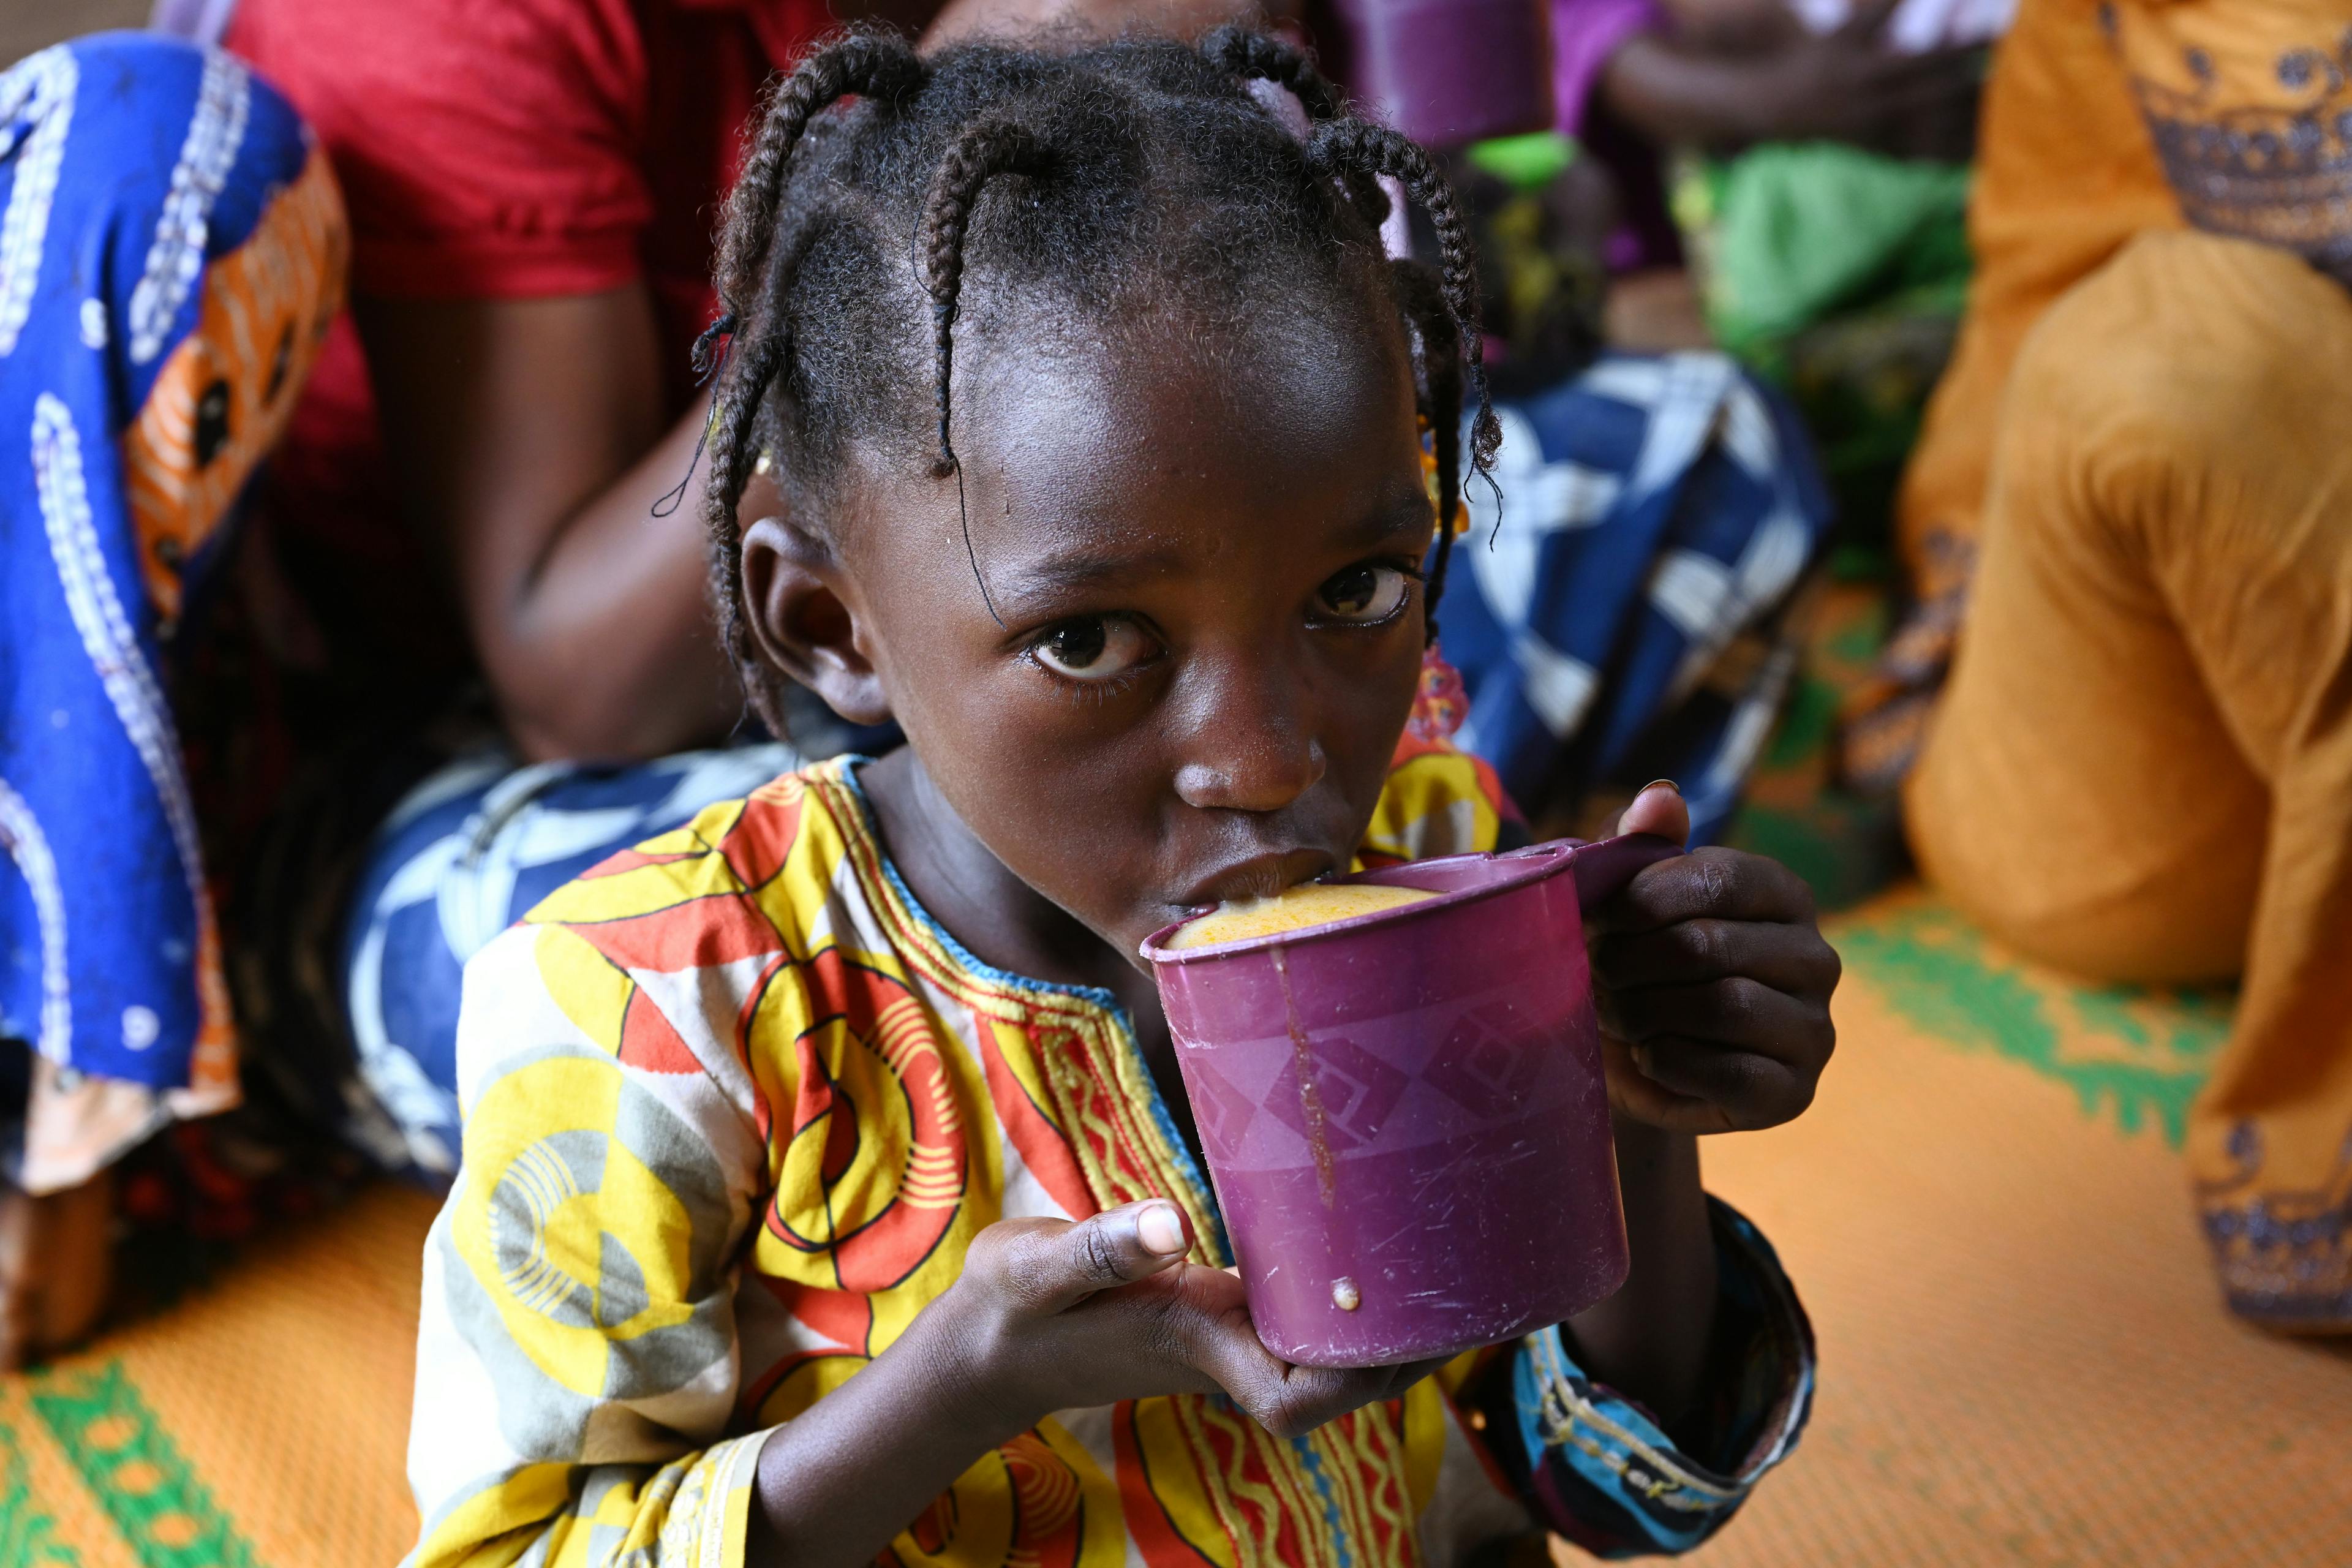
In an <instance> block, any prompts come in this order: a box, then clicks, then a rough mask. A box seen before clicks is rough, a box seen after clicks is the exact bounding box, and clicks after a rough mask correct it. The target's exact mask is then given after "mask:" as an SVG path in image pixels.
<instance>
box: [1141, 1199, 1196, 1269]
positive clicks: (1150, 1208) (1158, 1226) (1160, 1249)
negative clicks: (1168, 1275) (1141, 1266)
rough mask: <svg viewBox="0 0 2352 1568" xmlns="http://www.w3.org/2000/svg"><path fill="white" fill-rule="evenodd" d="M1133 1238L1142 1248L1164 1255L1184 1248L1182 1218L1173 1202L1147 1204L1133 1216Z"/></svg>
mask: <svg viewBox="0 0 2352 1568" xmlns="http://www.w3.org/2000/svg"><path fill="white" fill-rule="evenodd" d="M1135 1239H1136V1240H1138V1241H1139V1242H1141V1243H1143V1246H1144V1249H1145V1250H1146V1251H1149V1252H1154V1253H1158V1254H1159V1255H1160V1256H1161V1257H1163V1258H1164V1257H1166V1256H1167V1255H1168V1254H1170V1253H1171V1252H1181V1251H1183V1250H1184V1219H1183V1216H1182V1215H1179V1214H1178V1213H1177V1212H1176V1205H1173V1204H1149V1205H1145V1207H1144V1210H1143V1212H1142V1213H1141V1214H1139V1215H1136V1216H1135Z"/></svg>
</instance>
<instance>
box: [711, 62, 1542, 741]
mask: <svg viewBox="0 0 2352 1568" xmlns="http://www.w3.org/2000/svg"><path fill="white" fill-rule="evenodd" d="M1257 80H1263V81H1267V82H1273V83H1278V84H1279V85H1281V86H1282V87H1285V88H1287V89H1290V91H1291V92H1292V93H1294V94H1295V95H1296V96H1297V99H1298V101H1299V103H1300V104H1301V105H1302V106H1303V107H1304V108H1305V110H1306V111H1307V120H1308V121H1309V133H1308V135H1307V137H1306V139H1305V140H1303V141H1302V140H1301V139H1300V138H1299V137H1298V136H1297V135H1296V134H1294V133H1293V132H1291V130H1290V129H1289V128H1288V127H1287V126H1286V125H1285V124H1284V123H1283V121H1281V120H1280V119H1279V118H1278V117H1277V116H1276V113H1275V112H1273V111H1272V110H1269V109H1268V108H1267V107H1266V106H1265V103H1264V102H1262V101H1261V100H1259V99H1258V98H1257V97H1256V96H1255V95H1254V94H1253V92H1252V91H1251V87H1250V84H1251V83H1252V82H1253V81H1257ZM853 98H854V99H855V101H854V102H844V100H850V99H853ZM836 105H838V106H839V107H837V108H836V107H835V106H836ZM828 110H831V112H828ZM1381 175H1388V176H1391V177H1392V178H1394V179H1395V180H1397V181H1398V182H1400V183H1401V184H1402V186H1403V188H1404V190H1405V192H1406V194H1407V195H1409V196H1410V197H1411V198H1412V200H1413V201H1415V202H1416V203H1418V204H1419V205H1421V206H1422V208H1423V210H1424V211H1425V212H1426V213H1427V215H1428V216H1429V219H1430V222H1431V224H1432V226H1433V228H1434V229H1435V230H1436V234H1437V240H1438V266H1437V267H1436V268H1429V267H1426V266H1423V265H1421V264H1419V263H1416V262H1412V261H1394V262H1391V261H1388V260H1387V259H1386V258H1385V257H1384V256H1383V253H1382V251H1381V246H1380V240H1379V235H1378V229H1379V226H1380V224H1381V221H1382V220H1383V219H1384V218H1385V217H1386V216H1388V212H1389V203H1388V198H1387V196H1386V195H1384V194H1383V191H1382V188H1381V183H1380V179H1379V176H1381ZM717 273H718V287H719V306H720V311H721V314H720V318H719V322H718V324H717V325H716V326H715V327H714V328H713V333H712V334H711V335H717V334H719V333H727V334H730V335H731V345H730V352H729V353H728V355H727V357H726V361H725V367H724V370H723V373H722V374H721V377H720V381H719V389H718V393H717V396H716V400H715V402H714V405H713V408H712V415H711V425H710V429H709V438H710V439H709V445H710V450H711V459H710V472H709V488H708V490H707V492H706V496H705V501H704V514H705V520H706V521H707V523H708V525H709V532H710V542H711V565H712V577H713V584H712V586H713V593H714V596H715V598H716V599H717V602H718V608H719V623H720V629H721V632H722V635H723V636H724V637H725V640H726V646H727V648H728V651H729V653H730V656H731V657H732V658H734V660H735V663H736V666H737V668H738V669H739V670H740V672H741V674H742V676H743V679H744V684H745V689H746V690H747V692H748V693H749V695H750V697H751V701H752V703H753V705H754V706H755V708H757V710H759V712H760V714H761V718H763V719H764V720H766V721H768V723H769V724H770V725H771V726H772V727H777V728H779V730H780V728H781V727H780V719H781V715H780V713H779V712H778V711H777V703H776V696H777V688H776V687H775V685H774V684H773V680H774V678H773V677H772V675H771V674H770V673H769V672H768V671H767V670H766V669H765V668H764V667H763V666H762V665H761V661H760V660H759V659H758V658H756V657H754V655H753V652H752V649H751V645H750V642H749V639H748V638H747V637H746V635H745V631H744V626H743V606H742V602H741V600H742V581H741V565H740V553H741V551H740V546H741V541H740V536H739V532H738V529H737V523H736V515H735V514H736V508H737V506H738V505H739V503H740V500H741V499H742V494H743V487H744V484H745V482H746V480H747V479H749V478H750V475H751V467H752V462H753V458H754V456H755V454H758V453H761V452H770V453H772V454H773V455H774V458H775V459H776V461H777V465H778V468H779V470H780V472H779V479H780V480H781V482H782V484H783V485H784V486H785V488H786V491H787V494H788V496H789V497H790V499H791V500H793V503H794V506H795V510H798V511H801V512H802V513H803V515H809V516H815V517H822V516H824V514H825V511H826V510H827V509H826V507H825V505H824V502H826V501H828V500H832V499H834V497H835V495H836V493H837V491H836V489H835V487H836V486H837V485H838V484H839V483H840V480H841V475H842V470H843V468H844V466H845V463H846V462H847V461H848V460H849V459H850V458H851V456H852V448H853V447H855V448H856V449H857V456H859V457H860V458H864V459H866V460H868V461H872V460H881V461H887V462H903V463H906V464H908V466H909V467H920V466H928V467H929V470H930V471H931V472H933V473H935V474H937V475H940V477H946V476H949V475H953V476H955V478H956V479H957V483H958V484H959V486H961V483H962V475H961V468H960V467H959V465H958V463H957V460H956V453H955V446H954V442H953V439H952V435H953V430H952V418H951V416H952V413H953V407H952V404H951V401H950V388H951V385H952V380H953V378H952V374H951V371H952V367H953V361H954V353H955V347H956V342H955V330H954V329H955V327H956V325H957V323H958V321H959V320H960V319H961V320H962V321H965V322H966V323H968V325H967V331H969V327H970V325H978V324H982V323H983V322H994V321H1001V320H1003V319H1005V317H1006V316H1007V315H1008V314H1009V312H1010V311H1011V310H1013V309H1014V308H1016V307H1017V309H1018V310H1020V311H1021V312H1022V313H1023V317H1024V320H1032V319H1036V315H1037V313H1038V312H1044V319H1045V321H1046V322H1047V323H1048V324H1049V325H1050V324H1054V323H1058V322H1064V321H1066V322H1068V323H1070V324H1072V325H1076V326H1086V325H1092V324H1099V323H1100V322H1102V321H1107V320H1110V319H1114V318H1115V317H1116V316H1117V315H1118V313H1119V312H1120V310H1121V309H1122V308H1126V309H1129V310H1132V309H1137V308H1139V307H1140V306H1141V305H1142V304H1144V303H1145V302H1147V301H1148V302H1151V303H1163V302H1166V301H1169V300H1174V301H1176V302H1179V303H1181V304H1182V305H1184V306H1186V307H1187V308H1189V309H1192V310H1195V311H1197V312H1199V313H1201V314H1202V315H1204V316H1206V317H1208V318H1210V319H1213V320H1223V321H1234V322H1236V323H1241V324H1247V323H1249V322H1252V321H1262V320H1264V319H1265V318H1264V316H1263V312H1264V310H1265V309H1266V308H1267V307H1268V306H1269V305H1279V304H1282V303H1291V304H1297V303H1303V302H1307V301H1309V300H1335V299H1336V300H1340V301H1342V302H1343V303H1344V304H1346V305H1348V306H1351V307H1353V308H1355V309H1359V310H1360V308H1361V302H1362V301H1363V300H1365V299H1366V298H1367V296H1368V295H1369V296H1370V298H1372V299H1375V300H1381V301H1382V302H1384V303H1386V304H1388V305H1390V306H1391V307H1392V308H1393V309H1394V310H1396V311H1397V312H1398V316H1399V319H1400V320H1401V321H1402V326H1403V329H1404V331H1405V333H1406V337H1407V341H1408V342H1409V343H1410V345H1411V349H1412V361H1413V367H1414V382H1415V391H1416V396H1417V400H1418V402H1419V405H1420V413H1421V416H1422V417H1423V419H1424V420H1426V421H1427V423H1428V426H1429V427H1430V429H1431V430H1432V432H1433V441H1434V446H1435V448H1436V458H1437V482H1438V495H1439V498H1440V499H1439V512H1440V516H1439V528H1438V534H1437V541H1438V542H1437V550H1436V556H1435V559H1434V561H1433V564H1432V569H1431V573H1430V582H1429V594H1428V597H1429V602H1430V604H1431V605H1432V609H1433V612H1434V606H1435V604H1436V601H1437V598H1438V595H1440V594H1441V593H1442V592H1443V591H1444V581H1445V569H1446V565H1447V563H1448V561H1449V560H1450V558H1451V555H1452V551H1453V542H1454V522H1455V519H1456V518H1457V516H1458V515H1459V512H1460V509H1461V505H1462V483H1463V479H1464V474H1463V451H1462V447H1463V417H1462V416H1463V409H1464V405H1465V401H1467V402H1468V403H1469V404H1471V405H1473V406H1474V407H1475V415H1474V416H1473V418H1472V420H1471V422H1470V429H1469V447H1470V450H1469V467H1470V468H1471V470H1472V471H1474V472H1477V473H1486V471H1487V470H1488V468H1489V467H1490V465H1491V462H1492V459H1493V458H1494V454H1495V449H1496V446H1497V445H1498V444H1499V443H1500V441H1501V429H1500V426H1498V425H1497V424H1496V419H1495V414H1494V410H1493V408H1492V407H1491V406H1490V405H1489V404H1488V401H1487V394H1486V371H1485V365H1484V362H1483V359H1482V356H1481V352H1480V351H1481V343H1482V340H1481V337H1480V333H1479V327H1478V276H1477V265H1476V258H1475V255H1474V253H1473V249H1472V246H1471V240H1470V237H1469V234H1468V231H1467V228H1466V226H1465V223H1464V220H1463V216H1462V213H1461V211H1460V209H1459V208H1458V207H1457V206H1456V205H1455V204H1454V195H1453V192H1452V191H1451V190H1450V189H1449V188H1448V187H1447V185H1446V183H1445V180H1444V176H1443V175H1442V174H1439V173H1438V171H1437V169H1436V167H1435V166H1434V165H1433V163H1432V162H1431V160H1430V158H1429V156H1428V154H1427V153H1424V152H1423V151H1422V149H1421V148H1420V147H1418V146H1416V145H1415V144H1413V143H1412V142H1410V141H1408V140H1406V139H1405V138H1404V137H1402V136H1400V135H1398V134H1397V133H1396V132H1392V131H1389V130H1386V129H1384V128H1382V127H1381V126H1379V125H1376V124H1373V123H1371V122H1370V121H1365V120H1361V119H1358V118H1355V117H1353V116H1352V115H1350V114H1349V112H1348V108H1347V104H1346V102H1345V100H1343V99H1342V97H1341V96H1340V94H1339V91H1338V90H1337V89H1335V88H1334V87H1333V86H1332V85H1331V83H1329V82H1328V81H1327V80H1326V79H1324V78H1323V76H1322V75H1321V73H1319V72H1318V70H1317V69H1316V68H1315V66H1314V64H1313V63H1312V61H1310V60H1309V59H1308V58H1307V56H1306V55H1305V54H1303V53H1302V52H1301V51H1299V50H1298V49H1297V48H1296V47H1292V46H1291V45H1289V44H1287V43H1285V42H1283V41H1281V40H1280V39H1277V38H1274V37H1268V36H1266V35H1265V34H1263V33H1259V32H1255V31H1252V30H1250V29H1247V28H1244V27H1236V26H1226V27H1220V28H1218V29H1217V30H1216V31H1214V32H1213V33H1211V34H1210V35H1209V36H1208V37H1206V38H1205V39H1203V40H1202V43H1201V44H1200V46H1199V47H1197V48H1192V47H1185V46H1183V45H1181V44H1177V43H1173V42H1168V41H1161V40H1124V41H1120V42H1116V43H1106V44H1096V45H1091V46H1088V47H1080V48H1076V49H1073V50H1069V51H1067V52H1060V51H1055V52H1047V51H1042V50H1039V49H1035V48H1026V47H1017V46H1011V45H1005V44H1001V43H984V42H983V43H973V44H966V45H961V46H958V47H951V48H949V49H946V50H943V51H941V52H940V54H939V55H938V56H936V57H935V58H930V59H928V60H927V59H924V58H920V57H919V56H918V55H917V54H916V53H915V52H914V49H913V47H911V46H910V45H909V44H908V42H907V41H906V39H904V38H903V37H899V36H898V35H896V34H893V33H888V32H883V31H878V30H868V29H860V30H853V31H849V32H846V33H843V34H841V35H838V36H836V37H835V38H834V39H833V40H831V41H830V42H828V43H826V44H824V46H822V47H819V48H817V49H816V50H815V51H814V53H812V54H811V55H809V56H808V58H805V59H804V60H803V61H802V62H801V64H800V66H799V68H797V69H795V70H793V72H792V74H791V75H789V76H787V77H784V78H782V79H781V80H780V81H779V83H778V84H777V85H776V86H775V87H774V89H772V92H771V94H770V96H769V100H768V103H767V108H766V111H765V113H764V114H763V115H762V117H761V122H760V126H759V129H758V131H757V132H756V133H755V135H754V138H753V140H752V142H751V149H750V153H749V155H748V156H747V158H746V160H745V163H744V167H743V173H742V175H741V178H740V181H739V182H738V184H736V187H735V190H734V193H733V195H731V196H730V198H729V200H728V203H727V210H726V216H725V221H724V225H723V227H722V229H721V232H720V235H719V253H718V262H717ZM926 317H928V319H929V331H924V330H923V325H924V320H925V318H926ZM927 350H928V353H926V352H925V351H927ZM926 387H928V389H929V397H924V396H922V395H921V394H922V389H924V388H926ZM965 542H966V547H967V549H969V547H970V534H969V531H968V530H967V533H966V540H965ZM974 574H975V576H977V575H979V571H978V563H977V561H975V562H974ZM986 591H987V588H986V583H985V580H984V579H983V580H982V593H983V595H984V594H985V593H986ZM993 608H994V606H993V605H991V611H992V613H993ZM1430 624H1431V627H1432V635H1434V627H1435V618H1434V613H1433V614H1432V617H1431V623H1430Z"/></svg>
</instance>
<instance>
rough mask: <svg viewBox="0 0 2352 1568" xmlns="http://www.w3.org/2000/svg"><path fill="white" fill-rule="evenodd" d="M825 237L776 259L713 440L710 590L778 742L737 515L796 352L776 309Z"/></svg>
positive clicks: (735, 359)
mask: <svg viewBox="0 0 2352 1568" xmlns="http://www.w3.org/2000/svg"><path fill="white" fill-rule="evenodd" d="M817 229H818V225H817V224H815V223H814V222H808V223H803V224H802V225H800V226H798V230H797V232H796V233H794V234H793V236H792V237H790V238H789V240H788V241H787V243H786V247H785V248H784V249H783V250H782V252H780V253H778V254H777V255H776V257H775V265H774V266H773V267H772V268H770V270H769V274H768V277H767V279H766V286H765V287H764V288H763V289H761V298H760V300H759V301H758V309H757V310H754V312H753V313H752V315H751V326H750V330H749V331H746V332H745V333H744V334H743V336H742V337H741V339H740V341H739V343H738V346H737V348H736V350H735V351H734V352H732V353H730V354H729V356H728V359H727V362H726V363H725V365H724V366H723V368H722V371H721V374H720V376H719V387H718V390H717V391H716V392H715V393H713V394H712V396H711V400H710V424H709V428H708V429H707V431H706V432H705V437H706V439H707V440H708V442H709V448H710V478H709V481H708V485H707V488H706V489H704V491H703V527H704V530H705V531H706V532H707V534H708V535H709V539H710V542H711V551H710V578H711V583H710V586H711V596H712V597H713V598H714V599H715V600H717V601H718V607H719V643H720V646H721V647H725V648H726V650H727V655H728V657H729V658H730V659H732V660H733V661H734V663H735V667H736V668H737V670H738V671H739V672H740V674H741V676H742V679H743V687H744V690H745V692H746V693H747V694H748V695H749V696H750V697H751V703H752V706H753V707H754V708H755V709H756V710H758V711H759V714H760V718H761V721H763V722H764V723H766V724H767V726H768V728H769V730H770V731H771V732H772V733H774V734H777V735H782V734H783V733H784V728H783V715H782V713H781V712H778V711H774V710H773V703H772V701H771V700H770V699H771V698H772V695H773V693H772V691H771V689H770V688H769V685H768V683H767V682H766V681H765V680H763V679H757V674H758V665H757V661H756V660H755V658H753V655H752V650H751V647H750V644H749V642H748V641H747V639H746V638H745V637H744V635H743V614H742V605H743V551H742V538H741V528H740V523H739V522H738V521H737V519H736V515H735V513H736V510H737V509H738V508H739V507H740V506H741V505H742V503H743V488H744V486H745V485H746V484H748V483H750V481H751V466H752V457H751V453H752V447H754V445H755V444H756V440H757V436H758V432H759V427H760V411H761V406H762V405H763V404H765V402H766V401H767V396H768V391H769V389H770V388H771V387H772V386H773V385H774V384H776V382H777V380H778V378H779V377H780V376H781V375H782V372H783V368H784V362H785V359H786V358H787V356H788V355H789V353H790V351H791V346H792V340H791V331H790V329H789V326H788V325H787V323H786V321H785V320H784V317H783V313H782V311H781V310H777V309H776V308H775V307H776V304H777V302H778V301H779V300H780V299H781V298H782V296H783V295H784V294H785V293H786V292H787V291H788V290H789V289H791V287H792V280H793V273H794V272H795V271H796V270H797V269H798V266H799V263H800V260H801V258H803V256H805V255H806V254H807V251H808V248H809V246H810V244H811V242H812V241H813V240H814V238H815V237H816V233H817Z"/></svg>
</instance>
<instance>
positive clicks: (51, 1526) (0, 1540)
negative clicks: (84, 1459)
mask: <svg viewBox="0 0 2352 1568" xmlns="http://www.w3.org/2000/svg"><path fill="white" fill-rule="evenodd" d="M0 1568H81V1553H79V1552H76V1551H75V1550H74V1549H73V1548H72V1547H70V1546H68V1545H67V1544H66V1543H65V1542H62V1541H59V1540H58V1521H56V1520H55V1519H52V1518H51V1517H50V1516H49V1515H48V1514H47V1513H46V1512H44V1511H43V1510H42V1508H41V1504H40V1500H39V1499H37V1498H36V1497H34V1496H33V1478H32V1474H31V1471H30V1469H29V1468H28V1467H27V1466H26V1463H25V1450H24V1448H23V1447H22V1446H21V1445H20V1444H18V1442H17V1441H16V1429H15V1428H14V1427H12V1426H9V1425H8V1424H7V1423H5V1422H0Z"/></svg>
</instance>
